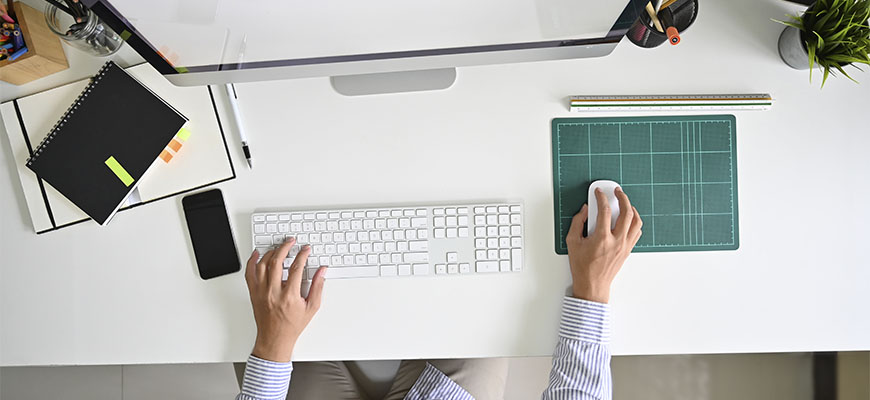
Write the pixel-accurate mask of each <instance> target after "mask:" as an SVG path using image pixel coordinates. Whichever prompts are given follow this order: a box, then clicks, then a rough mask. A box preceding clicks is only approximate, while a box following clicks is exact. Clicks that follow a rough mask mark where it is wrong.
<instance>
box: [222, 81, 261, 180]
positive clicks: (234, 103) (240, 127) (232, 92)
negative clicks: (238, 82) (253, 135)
mask: <svg viewBox="0 0 870 400" xmlns="http://www.w3.org/2000/svg"><path fill="white" fill-rule="evenodd" d="M226 88H227V97H228V98H229V99H230V107H231V108H232V109H233V117H234V119H235V120H236V130H237V131H239V138H240V139H242V151H243V152H245V159H246V160H248V168H254V160H253V159H252V158H251V149H250V148H248V137H247V136H245V128H244V125H245V124H244V122H243V121H242V113H241V112H240V111H239V97H238V95H236V87H235V86H233V84H232V83H227V84H226Z"/></svg>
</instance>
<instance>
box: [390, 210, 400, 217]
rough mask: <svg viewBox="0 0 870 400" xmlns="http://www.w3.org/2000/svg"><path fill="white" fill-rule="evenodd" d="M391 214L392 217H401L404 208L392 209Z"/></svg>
mask: <svg viewBox="0 0 870 400" xmlns="http://www.w3.org/2000/svg"><path fill="white" fill-rule="evenodd" d="M390 216H392V217H401V216H402V210H391V211H390Z"/></svg>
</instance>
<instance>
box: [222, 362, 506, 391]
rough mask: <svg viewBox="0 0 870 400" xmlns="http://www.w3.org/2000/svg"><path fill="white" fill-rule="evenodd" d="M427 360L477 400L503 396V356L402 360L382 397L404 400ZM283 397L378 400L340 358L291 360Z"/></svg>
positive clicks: (238, 372) (239, 370)
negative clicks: (387, 390)
mask: <svg viewBox="0 0 870 400" xmlns="http://www.w3.org/2000/svg"><path fill="white" fill-rule="evenodd" d="M427 362H428V363H430V364H432V366H434V367H435V368H438V370H439V371H441V372H442V373H444V375H447V376H448V377H449V378H450V379H451V380H453V381H454V382H456V383H457V384H458V385H459V386H461V387H462V388H463V389H465V390H466V391H467V392H468V393H470V394H471V395H472V396H474V398H475V399H477V400H502V399H504V390H505V383H506V382H507V373H508V361H507V359H505V358H477V359H455V360H454V359H447V360H405V361H402V363H401V364H400V365H399V370H398V371H397V372H396V378H395V379H394V380H393V385H392V387H391V388H390V390H389V392H388V394H387V396H386V397H385V398H384V400H402V399H404V398H405V395H407V394H408V391H409V390H410V389H411V386H414V383H415V382H417V378H419V377H420V374H422V373H423V369H424V368H425V367H426V363H427ZM244 366H245V365H244V364H243V363H236V364H235V368H236V377H237V378H238V379H239V384H240V385H241V380H242V377H243V376H244ZM287 399H288V400H308V399H335V400H380V399H371V398H369V397H367V396H366V395H365V393H364V392H363V391H362V390H361V388H360V387H359V385H358V384H357V382H356V380H354V378H353V376H352V375H351V373H350V372H349V371H348V369H347V366H345V364H344V362H343V361H316V362H298V363H293V376H292V379H291V380H290V391H289V392H288V393H287Z"/></svg>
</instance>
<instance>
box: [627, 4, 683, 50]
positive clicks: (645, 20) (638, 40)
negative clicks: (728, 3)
mask: <svg viewBox="0 0 870 400" xmlns="http://www.w3.org/2000/svg"><path fill="white" fill-rule="evenodd" d="M667 12H670V13H671V17H672V19H673V21H674V27H675V28H677V30H678V31H679V32H680V33H682V32H683V31H685V30H686V29H688V28H689V27H690V26H692V24H693V23H694V22H695V19H696V18H697V17H698V0H678V1H676V2H674V3H673V4H671V5H670V6H668V8H667V9H664V10H662V11H660V12H659V15H661V14H662V13H667ZM638 13H639V16H638V18H637V20H636V21H634V24H633V25H632V26H631V28H628V33H626V34H625V35H626V36H628V40H630V41H631V42H632V43H634V44H636V45H638V46H639V47H645V48H652V47H656V46H659V45H661V44H662V43H664V42H666V41H667V40H668V35H667V33H664V32H659V31H658V30H656V28H655V27H654V26H653V24H652V18H650V16H649V14H648V13H647V12H646V9H640V10H638ZM659 19H661V18H659Z"/></svg>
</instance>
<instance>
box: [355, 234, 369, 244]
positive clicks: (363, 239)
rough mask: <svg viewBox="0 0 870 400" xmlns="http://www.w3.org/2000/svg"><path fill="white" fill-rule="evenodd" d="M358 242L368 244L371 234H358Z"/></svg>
mask: <svg viewBox="0 0 870 400" xmlns="http://www.w3.org/2000/svg"><path fill="white" fill-rule="evenodd" d="M356 240H359V241H361V242H367V241H368V240H369V233H368V232H358V233H357V234H356Z"/></svg>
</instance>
